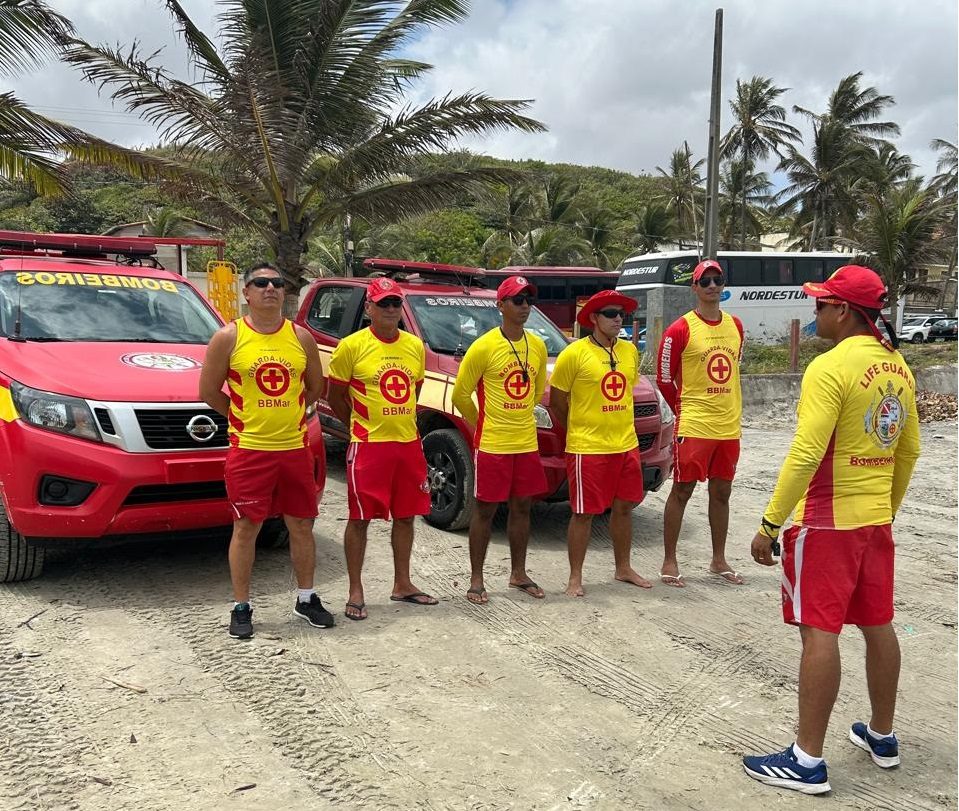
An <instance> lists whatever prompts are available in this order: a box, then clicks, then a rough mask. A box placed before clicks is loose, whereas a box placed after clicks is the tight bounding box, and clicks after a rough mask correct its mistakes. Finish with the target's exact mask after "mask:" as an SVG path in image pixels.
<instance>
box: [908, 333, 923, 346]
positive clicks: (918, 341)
mask: <svg viewBox="0 0 959 811" xmlns="http://www.w3.org/2000/svg"><path fill="white" fill-rule="evenodd" d="M910 340H911V341H912V342H913V343H914V344H921V343H922V333H921V332H917V333H916V334H915V335H913V336H912V338H910Z"/></svg>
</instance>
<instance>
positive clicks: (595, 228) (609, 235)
mask: <svg viewBox="0 0 959 811" xmlns="http://www.w3.org/2000/svg"><path fill="white" fill-rule="evenodd" d="M576 228H577V229H578V230H579V234H580V236H581V237H582V238H583V239H584V240H585V241H586V243H587V244H588V245H589V257H590V259H589V261H590V262H591V263H592V264H593V265H594V266H595V267H598V268H602V269H603V270H613V269H614V268H615V267H616V266H617V265H618V264H619V263H620V262H621V261H622V259H623V255H624V251H623V249H622V247H621V246H620V242H619V238H618V237H619V231H620V230H621V229H620V227H619V223H618V222H616V218H615V215H614V214H613V212H612V211H610V210H609V209H608V208H606V207H605V206H601V205H587V206H583V207H581V208H580V209H579V213H578V215H577V217H576Z"/></svg>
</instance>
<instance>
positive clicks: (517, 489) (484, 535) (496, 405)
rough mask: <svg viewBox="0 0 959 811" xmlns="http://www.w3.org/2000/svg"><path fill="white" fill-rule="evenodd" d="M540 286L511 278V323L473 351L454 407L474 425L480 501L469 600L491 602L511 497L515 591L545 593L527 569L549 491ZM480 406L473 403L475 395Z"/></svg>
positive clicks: (503, 297) (507, 295)
mask: <svg viewBox="0 0 959 811" xmlns="http://www.w3.org/2000/svg"><path fill="white" fill-rule="evenodd" d="M535 301H536V287H535V286H534V285H532V284H530V283H529V281H527V279H526V278H525V277H524V276H510V277H509V278H507V279H504V280H503V283H502V284H500V286H499V288H498V289H497V292H496V305H497V307H498V308H499V311H500V315H501V317H502V319H503V324H502V326H500V327H497V328H496V329H492V330H490V331H489V332H487V333H486V334H485V335H481V336H480V337H479V338H477V339H476V340H475V341H474V342H473V343H472V344H471V345H470V348H469V349H467V350H466V355H464V356H463V362H462V363H461V364H460V369H459V372H458V373H457V375H456V384H455V385H454V386H453V394H452V399H453V405H454V406H455V407H456V408H457V409H458V410H459V412H460V413H461V414H462V415H463V419H464V420H466V422H467V424H469V425H470V426H471V427H473V428H474V435H473V469H474V471H475V472H474V495H475V497H476V506H475V507H474V509H473V515H472V518H471V519H470V541H469V543H470V569H471V574H470V587H469V589H468V590H467V592H466V598H467V599H468V600H469V601H470V602H472V603H476V604H477V605H483V604H485V603H487V602H488V601H489V595H488V594H487V592H486V586H485V585H484V581H483V564H484V562H485V560H486V550H487V548H488V547H489V539H490V532H491V529H492V524H493V515H494V514H495V513H496V507H497V506H498V505H499V504H500V503H501V502H503V501H506V502H509V519H508V523H507V527H506V533H507V535H508V536H509V551H510V560H511V563H512V566H511V572H510V577H509V585H510V587H511V588H515V589H519V590H520V591H523V592H525V593H526V594H528V595H529V596H530V597H535V598H537V599H542V598H543V597H544V596H545V594H544V592H543V590H542V589H541V588H540V587H539V586H538V585H537V584H536V583H535V582H533V580H531V579H530V577H529V575H528V574H527V572H526V546H527V544H528V543H529V511H530V505H531V504H532V500H533V497H534V496H539V495H543V494H545V493H546V488H547V485H546V474H545V473H544V472H543V465H542V463H541V462H540V458H539V450H538V448H539V442H538V440H537V437H536V420H535V416H534V414H533V409H534V408H535V407H536V405H537V404H538V403H539V401H540V399H541V398H542V396H543V391H544V390H545V389H546V375H547V371H546V361H547V357H548V355H547V352H546V344H545V343H543V339H542V338H540V337H539V336H538V335H536V334H534V333H532V332H527V331H526V329H525V328H524V326H523V325H524V324H525V323H526V320H527V319H528V318H529V312H530V307H532V305H533V304H534V303H535ZM474 392H475V393H476V399H477V402H478V404H479V408H477V406H476V404H474V403H473V393H474Z"/></svg>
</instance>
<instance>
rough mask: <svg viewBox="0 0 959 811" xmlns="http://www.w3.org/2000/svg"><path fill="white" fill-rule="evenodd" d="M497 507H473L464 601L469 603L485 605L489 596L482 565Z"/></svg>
mask: <svg viewBox="0 0 959 811" xmlns="http://www.w3.org/2000/svg"><path fill="white" fill-rule="evenodd" d="M498 506H499V505H498V504H497V503H496V502H495V501H479V500H478V499H477V501H476V504H475V505H474V506H473V515H472V516H471V517H470V587H469V591H467V592H466V599H467V600H469V601H470V602H471V603H478V604H481V603H486V602H488V601H489V596H488V595H487V593H486V586H485V585H484V582H483V564H484V563H485V562H486V550H487V548H488V547H489V539H490V534H491V533H492V530H493V516H494V515H496V508H497V507H498Z"/></svg>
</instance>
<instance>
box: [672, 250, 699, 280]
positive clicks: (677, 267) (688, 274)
mask: <svg viewBox="0 0 959 811" xmlns="http://www.w3.org/2000/svg"><path fill="white" fill-rule="evenodd" d="M697 261H698V260H697V259H696V257H695V256H689V257H686V256H684V257H683V258H682V259H673V260H672V261H671V262H670V263H669V267H668V268H667V271H666V284H692V281H693V270H694V269H695V268H696V264H697Z"/></svg>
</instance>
